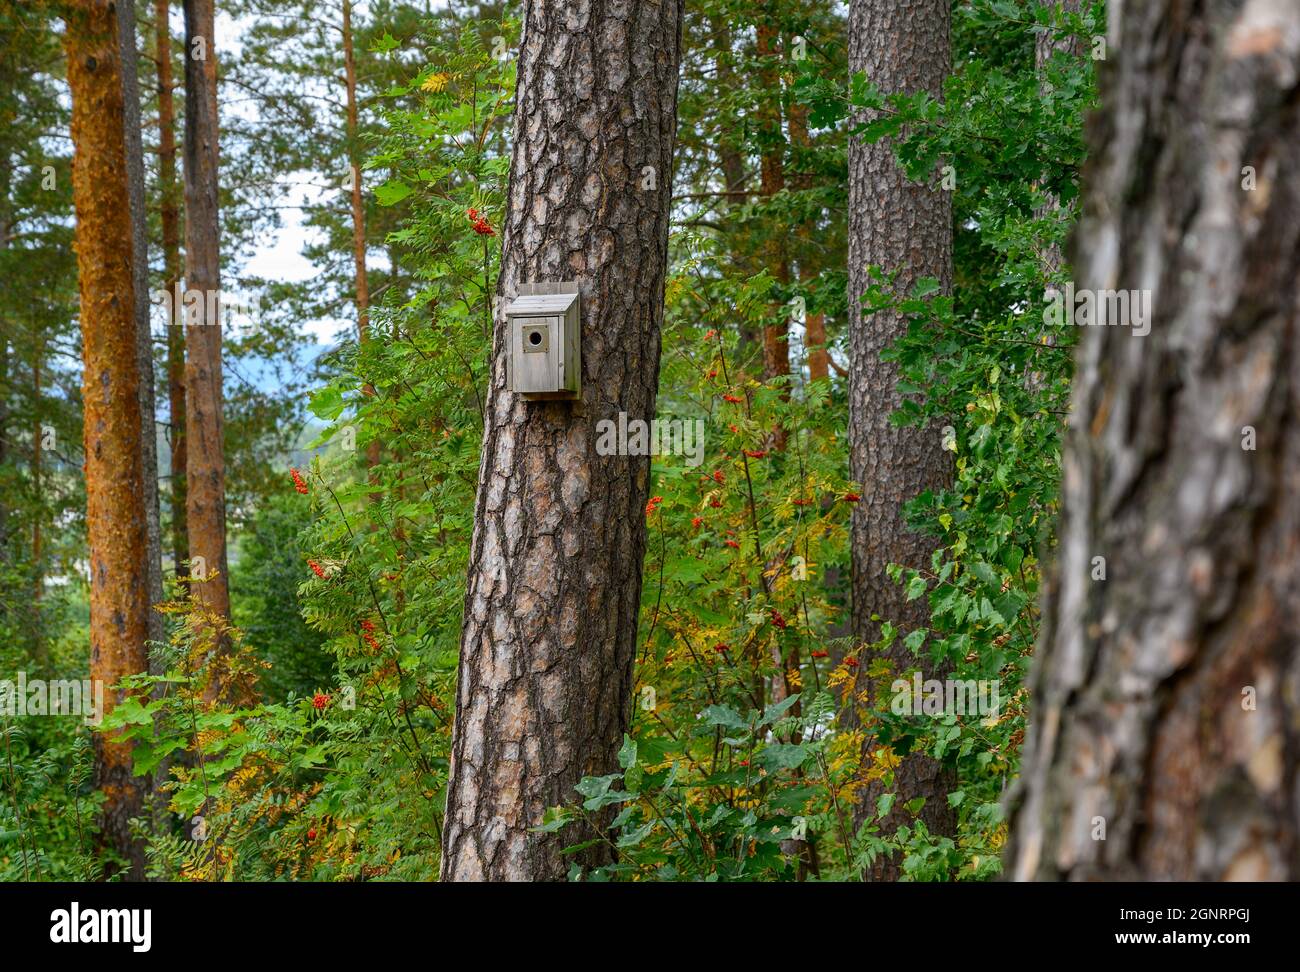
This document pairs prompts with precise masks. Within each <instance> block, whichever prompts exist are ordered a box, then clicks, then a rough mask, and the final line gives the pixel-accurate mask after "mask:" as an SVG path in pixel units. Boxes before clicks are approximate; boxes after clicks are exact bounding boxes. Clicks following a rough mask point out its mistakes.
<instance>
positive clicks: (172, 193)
mask: <svg viewBox="0 0 1300 972" xmlns="http://www.w3.org/2000/svg"><path fill="white" fill-rule="evenodd" d="M170 17H171V0H154V54H155V56H156V57H157V59H158V190H159V197H160V198H161V205H160V207H159V214H158V215H159V221H160V223H161V224H162V248H163V285H164V287H165V288H166V290H167V292H168V293H169V294H173V295H174V294H175V293H176V285H177V284H178V283H180V280H181V214H180V206H179V198H178V187H177V185H176V113H175V102H174V99H173V97H172V33H171V23H170ZM172 311H173V313H172V318H173V319H172V321H171V322H169V324H168V327H167V407H168V417H169V419H170V421H171V483H170V492H171V497H170V498H171V511H172V523H171V528H172V529H171V545H172V560H173V561H174V565H175V570H176V576H177V577H184V576H185V574H186V568H185V562H186V561H187V560H189V559H190V544H189V537H188V535H187V534H188V524H187V521H186V515H185V477H186V462H185V328H184V326H183V322H184V319H185V318H184V316H183V313H182V309H181V308H180V307H178V306H173V308H172Z"/></svg>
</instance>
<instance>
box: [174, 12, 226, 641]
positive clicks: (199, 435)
mask: <svg viewBox="0 0 1300 972" xmlns="http://www.w3.org/2000/svg"><path fill="white" fill-rule="evenodd" d="M184 7H185V266H186V274H185V276H186V280H185V283H186V290H187V291H195V292H198V293H199V294H200V295H202V297H203V299H204V306H205V307H206V306H209V305H210V304H211V303H212V301H213V300H214V299H215V297H216V295H219V294H220V292H221V257H220V234H221V224H220V220H219V218H218V210H217V185H218V183H217V179H218V151H217V148H218V145H217V137H218V135H217V131H218V129H217V52H216V47H215V44H214V39H213V5H212V0H185V2H184ZM185 438H186V451H187V455H186V473H187V477H186V480H187V481H186V497H185V499H186V515H187V518H188V527H189V547H190V559H191V563H192V564H196V563H199V558H202V561H201V564H202V567H203V569H204V572H205V576H206V579H205V580H203V582H202V583H192V584H191V591H192V594H193V598H194V601H195V603H196V604H197V605H198V606H199V607H200V608H201V609H202V610H203V611H204V612H206V613H208V614H210V615H213V616H215V617H219V618H229V617H230V589H229V585H228V578H227V564H226V468H225V456H224V453H223V450H222V445H223V418H222V388H221V320H220V314H219V313H218V314H217V320H210V319H208V317H207V316H206V315H205V317H204V319H203V321H202V322H201V323H198V324H194V323H191V322H189V321H188V318H187V323H186V327H185ZM195 573H197V572H195Z"/></svg>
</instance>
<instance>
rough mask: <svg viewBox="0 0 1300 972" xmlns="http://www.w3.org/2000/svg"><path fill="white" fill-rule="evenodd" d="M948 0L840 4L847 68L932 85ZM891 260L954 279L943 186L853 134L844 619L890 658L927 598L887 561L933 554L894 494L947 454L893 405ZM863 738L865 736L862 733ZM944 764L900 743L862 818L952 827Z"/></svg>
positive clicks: (919, 486) (923, 613)
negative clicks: (867, 312)
mask: <svg viewBox="0 0 1300 972" xmlns="http://www.w3.org/2000/svg"><path fill="white" fill-rule="evenodd" d="M949 18H950V11H949V4H948V2H947V0H922V2H919V3H902V2H900V0H853V3H852V5H851V6H850V11H849V70H850V72H852V73H857V72H866V76H867V78H868V80H869V81H871V82H873V83H875V84H876V85H878V86H879V88H880V90H881V91H882V92H884V93H886V94H891V93H894V92H900V91H908V92H911V91H928V92H929V93H930V94H932V95H935V96H939V95H940V94H941V93H942V87H943V81H944V78H945V77H946V76H947V74H948V72H949V69H950V65H951V50H950V46H951V41H950V26H949ZM871 264H878V265H880V266H881V267H883V268H884V269H885V270H887V271H893V270H898V271H899V276H898V278H897V280H896V282H895V286H896V287H897V289H898V290H899V291H900V292H910V290H911V288H912V285H913V284H914V283H916V281H917V280H919V279H920V278H922V277H933V278H935V279H937V280H938V281H939V283H940V286H941V287H942V289H943V291H944V292H945V293H947V292H950V291H951V287H952V273H953V271H952V199H951V196H950V195H949V194H948V193H947V192H944V191H943V190H942V189H940V187H939V185H938V180H937V179H932V180H931V183H930V184H928V185H926V184H920V183H915V182H911V181H909V180H908V179H907V177H906V176H905V175H904V173H903V171H902V168H901V167H900V166H899V165H898V163H897V161H896V160H895V158H894V153H893V149H892V146H891V143H890V141H888V140H884V141H880V142H876V143H875V144H866V143H865V142H864V141H863V140H862V139H858V138H852V139H850V141H849V340H850V354H851V359H850V362H851V363H850V371H851V376H850V389H849V392H850V393H849V445H850V468H851V471H852V475H853V478H854V479H855V480H857V481H858V482H860V483H861V484H862V500H861V502H859V503H858V504H857V505H856V506H855V507H854V510H853V518H852V551H853V633H854V636H855V638H856V639H857V640H858V642H859V643H862V644H866V643H870V642H874V641H877V640H879V639H880V637H881V631H880V624H879V623H878V622H877V621H874V620H872V616H873V615H877V616H879V617H880V618H881V619H883V620H885V621H889V622H892V623H894V624H895V625H898V626H900V627H901V628H902V629H903V630H902V633H901V634H900V635H899V637H898V639H897V640H896V641H895V642H894V644H893V645H892V646H891V648H890V649H889V650H888V652H887V657H888V658H889V660H890V661H892V662H893V665H894V668H895V671H898V672H901V671H902V670H904V669H906V668H909V667H912V666H918V667H921V668H922V669H923V670H925V672H926V676H925V677H927V678H928V677H931V675H932V674H933V673H932V672H930V671H929V668H928V666H927V664H926V663H923V662H922V660H921V659H919V658H918V657H917V656H915V655H913V654H912V652H910V651H909V650H908V649H907V648H906V646H905V645H904V644H903V635H905V634H906V633H907V632H908V631H910V630H914V629H917V628H923V627H925V626H926V625H927V624H928V622H929V618H930V615H929V608H928V605H927V604H926V601H925V599H924V598H920V599H917V600H915V601H908V600H906V598H905V597H904V594H903V590H902V587H901V586H900V585H898V584H895V583H894V582H893V581H892V580H890V578H889V576H888V575H887V574H886V568H887V567H888V565H889V564H904V565H906V566H909V567H916V568H928V567H929V564H930V555H931V553H932V551H933V550H934V548H935V542H934V540H932V539H931V538H929V537H925V536H922V535H920V534H918V533H915V532H913V531H912V530H910V529H908V527H907V525H906V523H905V521H904V519H903V504H904V503H906V502H907V501H908V500H910V499H912V498H913V497H915V496H916V495H917V494H918V493H921V492H923V491H925V490H927V489H930V490H940V489H942V488H944V487H945V486H947V485H948V484H949V483H950V482H951V478H952V464H951V462H950V457H949V456H948V455H947V454H946V453H945V452H944V451H943V448H942V445H941V438H940V431H939V429H937V428H932V427H931V428H925V429H916V428H902V429H899V428H894V427H893V426H892V425H891V424H890V421H889V416H890V414H891V413H892V412H893V411H894V410H895V409H897V408H898V406H899V404H900V403H901V397H900V396H899V394H898V391H897V383H898V369H897V367H896V366H895V365H894V363H893V362H889V361H883V360H881V357H880V355H881V352H882V351H883V350H884V349H885V348H886V347H888V346H889V345H890V344H891V343H892V342H893V341H894V340H895V339H897V338H898V337H900V336H901V335H903V334H905V333H906V331H907V319H906V317H905V316H903V315H902V314H898V313H894V312H891V311H884V312H879V313H876V314H874V315H872V316H871V317H870V318H868V317H866V316H864V314H863V310H862V303H861V300H862V296H863V295H864V294H865V293H866V291H867V288H868V285H869V284H870V283H871V280H870V277H869V275H868V273H867V267H868V266H870V265H871ZM871 663H872V659H870V658H867V657H864V658H863V659H862V665H861V668H860V669H859V671H860V672H861V675H860V677H859V679H858V685H857V689H858V691H864V690H865V691H867V692H868V693H869V695H870V698H871V700H872V702H873V703H875V702H876V701H877V697H878V695H879V693H883V692H886V691H887V687H888V685H889V683H890V681H892V679H893V677H894V676H892V675H890V676H886V677H884V678H883V679H881V680H878V681H876V680H871V679H868V678H867V676H866V670H867V669H868V668H869V667H870V665H871ZM866 745H867V749H868V753H867V754H865V755H869V752H870V750H872V749H874V741H873V740H872V739H871V738H870V736H868V740H867V744H866ZM954 785H955V780H954V778H953V775H952V773H951V772H950V771H948V770H945V769H944V768H943V767H942V765H941V764H939V763H938V762H937V761H936V760H934V759H931V758H930V757H928V756H924V755H916V754H908V755H905V756H903V758H902V762H901V763H900V764H899V766H898V767H897V768H896V769H895V771H894V785H893V786H892V787H887V786H885V785H883V784H882V783H880V782H879V781H875V782H872V783H870V784H868V785H866V786H864V787H862V789H861V790H860V791H859V804H858V806H857V810H856V817H857V821H858V822H859V823H860V822H861V821H863V820H864V819H868V818H869V817H872V816H874V814H875V807H876V800H877V798H878V797H879V796H880V795H881V794H882V793H885V792H893V793H895V794H896V799H895V801H894V805H893V809H892V810H891V811H890V813H889V814H888V815H887V816H886V817H885V818H884V820H883V822H882V833H883V834H884V835H892V834H893V833H894V832H895V830H896V829H897V828H898V827H899V826H901V825H903V824H907V823H910V822H911V821H912V819H913V817H912V815H911V814H910V813H909V812H908V811H907V810H906V809H905V808H904V805H905V804H906V803H908V802H909V801H911V800H914V799H917V798H924V799H925V804H924V806H923V808H922V809H921V812H920V814H919V816H920V819H922V820H924V821H925V823H926V825H927V826H928V827H929V829H930V831H931V832H932V833H941V834H951V833H952V832H953V829H954V827H955V817H954V814H953V811H952V808H951V807H949V806H948V803H947V794H948V792H949V791H950V790H951V789H953V788H954ZM898 875H899V862H898V861H897V860H892V859H888V858H883V857H882V858H880V859H878V860H877V861H876V862H875V863H874V865H873V866H872V868H871V869H870V873H869V874H868V875H867V876H868V877H869V878H871V879H872V880H894V879H896V878H897V877H898Z"/></svg>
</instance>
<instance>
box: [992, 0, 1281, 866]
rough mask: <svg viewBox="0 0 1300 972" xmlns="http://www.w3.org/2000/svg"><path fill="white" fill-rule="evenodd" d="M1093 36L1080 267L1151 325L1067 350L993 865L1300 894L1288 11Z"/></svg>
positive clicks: (1219, 8)
mask: <svg viewBox="0 0 1300 972" xmlns="http://www.w3.org/2000/svg"><path fill="white" fill-rule="evenodd" d="M1107 47H1108V52H1109V53H1108V58H1107V62H1106V64H1105V66H1104V68H1103V74H1102V79H1101V90H1102V101H1103V105H1104V106H1105V107H1104V109H1103V111H1102V112H1101V114H1100V116H1099V117H1098V118H1097V119H1095V120H1094V124H1093V127H1092V130H1091V132H1090V142H1091V145H1092V148H1093V152H1092V155H1091V160H1092V161H1090V163H1089V166H1088V168H1087V169H1086V170H1085V179H1084V182H1085V197H1084V198H1085V202H1084V212H1083V218H1082V222H1081V226H1080V230H1079V236H1078V240H1077V246H1076V247H1075V253H1074V257H1075V266H1076V267H1078V273H1079V287H1080V288H1087V289H1091V290H1100V289H1107V290H1113V289H1120V288H1123V289H1135V290H1148V291H1150V292H1151V307H1152V316H1151V330H1150V333H1149V334H1148V335H1147V336H1146V337H1138V336H1136V335H1135V334H1133V333H1132V332H1131V331H1130V330H1129V329H1128V328H1122V327H1105V328H1101V327H1098V328H1089V329H1088V330H1087V332H1086V333H1085V334H1084V335H1083V337H1082V342H1081V345H1080V349H1079V358H1078V368H1077V377H1076V382H1075V392H1074V404H1073V409H1072V419H1071V423H1070V424H1071V429H1070V436H1069V441H1068V445H1067V449H1066V455H1065V461H1064V470H1063V472H1064V486H1063V501H1062V502H1063V521H1062V526H1061V530H1060V534H1059V536H1060V547H1059V554H1058V565H1057V576H1056V579H1055V582H1054V583H1053V585H1052V587H1051V589H1050V590H1049V591H1048V593H1047V595H1046V598H1045V602H1044V612H1043V629H1042V636H1041V638H1040V642H1039V648H1038V657H1037V659H1036V664H1035V672H1034V676H1033V680H1032V699H1033V708H1032V711H1031V722H1030V731H1029V738H1028V742H1027V746H1026V751H1025V757H1024V763H1023V770H1022V775H1021V779H1020V781H1019V783H1018V784H1017V787H1016V789H1015V791H1013V796H1012V800H1011V807H1012V839H1011V842H1010V845H1009V847H1008V851H1007V862H1008V872H1009V873H1010V874H1011V875H1012V876H1013V877H1015V878H1017V879H1021V880H1030V879H1110V878H1120V879H1144V880H1168V879H1172V880H1213V881H1219V880H1233V879H1250V880H1296V879H1297V878H1300V839H1298V838H1300V834H1297V816H1296V796H1295V786H1294V782H1295V779H1296V773H1297V769H1298V766H1297V761H1298V760H1300V728H1298V727H1300V701H1298V700H1300V648H1298V646H1300V504H1297V503H1296V499H1295V494H1296V488H1297V484H1298V483H1300V297H1298V294H1297V290H1296V280H1297V277H1298V276H1300V97H1298V95H1300V82H1298V81H1297V78H1300V7H1298V6H1296V5H1295V4H1284V3H1270V2H1266V0H1247V2H1244V3H1237V4H1219V5H1188V4H1184V3H1179V2H1174V0H1158V2H1151V3H1148V4H1126V5H1124V6H1123V7H1122V8H1120V9H1119V11H1118V16H1117V17H1116V18H1115V19H1114V22H1113V23H1112V25H1111V33H1110V35H1109V36H1108V44H1107ZM1247 166H1250V167H1251V169H1250V170H1249V171H1248V172H1247V173H1243V169H1244V168H1245V167H1247ZM1252 177H1253V179H1254V180H1255V181H1254V183H1253V185H1254V188H1253V189H1252V188H1249V180H1250V179H1251V178H1252ZM1246 429H1253V430H1254V437H1255V441H1254V442H1251V441H1250V433H1249V432H1244V431H1243V430H1246ZM1249 446H1253V447H1254V448H1253V449H1252V448H1249ZM1097 557H1103V558H1105V562H1104V567H1105V579H1104V580H1102V579H1096V580H1094V579H1093V578H1094V577H1095V576H1096V577H1100V572H1099V571H1098V567H1099V566H1100V562H1096V561H1094V558H1097ZM1103 826H1104V828H1105V829H1104V835H1105V839H1104V840H1102V839H1096V838H1097V837H1099V836H1100V834H1102V833H1103V831H1102V830H1101V827H1103Z"/></svg>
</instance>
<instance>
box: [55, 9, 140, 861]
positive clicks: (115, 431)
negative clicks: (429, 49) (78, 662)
mask: <svg viewBox="0 0 1300 972" xmlns="http://www.w3.org/2000/svg"><path fill="white" fill-rule="evenodd" d="M66 18H67V29H66V32H65V34H64V49H65V51H66V52H67V55H68V84H69V87H70V89H71V91H72V140H73V168H72V191H73V200H74V203H75V207H76V215H77V271H78V277H79V286H80V294H81V311H80V317H81V333H82V360H83V364H84V369H85V371H84V377H83V384H82V395H83V399H84V407H85V454H86V524H87V532H88V534H89V546H90V648H91V651H90V676H91V678H92V679H95V680H99V681H102V683H103V686H104V710H105V712H107V711H111V709H112V708H113V706H114V704H115V703H116V701H117V700H118V698H119V697H120V693H118V692H117V691H114V690H111V689H112V686H114V685H115V684H116V683H117V682H118V681H119V679H121V677H122V676H124V675H129V674H134V673H136V672H141V671H144V670H145V668H146V666H147V663H148V657H147V654H146V652H145V638H146V637H147V636H148V623H149V622H148V617H149V589H148V584H149V577H148V570H147V567H146V544H147V540H148V534H147V525H146V520H147V516H146V511H145V490H144V483H143V481H142V465H141V462H140V448H141V443H140V438H141V417H140V388H139V384H140V373H139V367H140V359H139V355H138V353H137V352H138V347H139V345H138V334H139V332H138V329H137V327H136V320H135V293H134V283H133V279H132V273H133V271H132V263H133V261H132V227H131V209H130V187H129V184H128V176H127V168H126V159H125V156H126V137H125V133H124V115H123V99H122V83H121V74H120V67H121V64H120V57H121V53H120V48H119V46H118V25H117V20H116V17H115V15H114V4H113V3H112V2H111V0H77V2H74V3H70V4H69V5H68V7H67V13H66ZM94 746H95V785H96V787H98V788H99V789H100V790H101V791H102V792H103V794H104V804H103V807H102V815H103V821H102V830H101V839H102V840H103V841H104V842H105V843H107V844H108V845H109V846H110V847H112V848H113V849H114V850H115V851H117V852H118V853H119V854H121V855H122V856H123V857H124V858H125V859H126V860H127V861H128V862H129V863H130V867H131V872H132V876H134V877H141V876H142V874H143V864H144V860H143V848H142V846H141V845H140V843H138V842H136V841H133V840H132V839H131V834H130V828H129V821H130V818H131V817H133V816H136V815H138V814H139V813H140V811H141V809H142V798H143V793H144V785H143V784H144V778H143V777H136V776H133V775H132V772H131V746H130V744H129V743H122V742H116V741H115V740H114V736H113V735H105V734H100V733H96V734H95V740H94Z"/></svg>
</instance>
